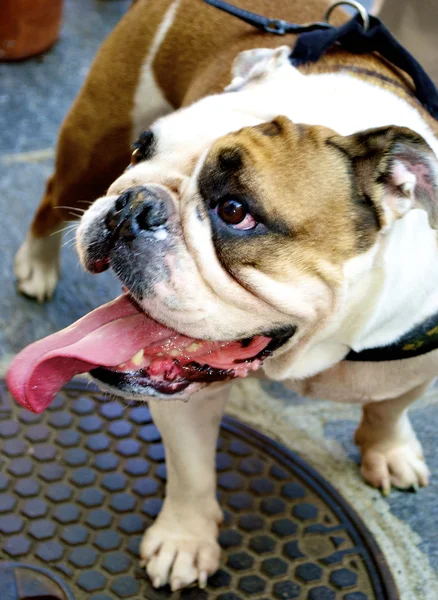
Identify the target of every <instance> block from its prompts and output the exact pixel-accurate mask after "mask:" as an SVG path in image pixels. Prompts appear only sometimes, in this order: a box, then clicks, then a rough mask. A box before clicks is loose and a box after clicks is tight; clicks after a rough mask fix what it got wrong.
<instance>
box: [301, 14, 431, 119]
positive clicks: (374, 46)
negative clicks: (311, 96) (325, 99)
mask: <svg viewBox="0 0 438 600" xmlns="http://www.w3.org/2000/svg"><path fill="white" fill-rule="evenodd" d="M335 44H337V45H339V46H340V47H341V48H342V49H343V50H347V51H348V52H351V53H352V54H370V53H372V52H378V53H379V54H380V55H381V56H383V58H385V59H386V60H388V61H389V62H391V63H392V64H393V65H395V66H396V67H398V68H399V69H401V70H402V71H404V72H405V73H407V74H408V75H409V77H411V79H412V81H413V82H414V85H415V94H416V96H417V98H418V100H419V101H420V102H421V104H422V105H423V106H424V107H425V108H426V109H427V110H428V111H429V113H430V114H431V115H432V117H433V118H434V119H438V92H437V89H436V87H435V84H434V83H433V81H432V80H431V79H430V77H429V76H428V75H427V73H426V72H425V70H424V69H423V67H422V66H421V65H420V63H419V62H418V61H417V60H416V59H415V58H414V57H413V56H412V55H411V54H410V53H409V52H408V51H407V50H406V49H405V48H404V47H403V46H402V45H401V44H400V43H399V42H398V41H397V40H396V39H395V37H394V36H393V35H392V34H391V33H390V31H389V30H388V29H387V28H386V27H385V25H384V24H383V23H382V22H381V21H380V19H378V18H377V17H373V16H370V17H369V27H368V29H365V28H364V27H363V23H362V19H361V17H360V16H359V15H356V16H355V17H353V18H352V19H351V20H350V21H348V22H347V23H345V25H342V26H341V27H339V28H335V27H332V28H331V29H330V30H324V31H321V30H319V31H308V32H304V33H302V34H301V35H300V36H299V38H298V40H297V43H296V45H295V48H294V49H293V51H292V54H291V56H290V58H291V62H292V64H293V65H294V66H299V65H303V64H305V63H309V62H316V61H317V60H318V59H320V58H321V56H322V55H323V54H325V53H326V52H327V50H329V48H332V47H333V46H334V45H335Z"/></svg>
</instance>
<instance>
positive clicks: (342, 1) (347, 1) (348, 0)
mask: <svg viewBox="0 0 438 600" xmlns="http://www.w3.org/2000/svg"><path fill="white" fill-rule="evenodd" d="M345 5H346V6H352V7H353V8H355V9H356V10H357V12H358V13H359V15H360V17H361V19H362V23H363V28H364V31H368V29H369V27H370V16H369V14H368V12H367V10H366V9H365V8H364V7H363V6H362V4H360V3H359V2H356V0H339V1H338V2H334V3H333V4H332V5H331V6H329V7H328V9H327V11H326V13H325V15H324V21H325V22H326V23H329V20H330V15H331V14H332V12H333V11H334V9H335V8H336V7H337V6H345Z"/></svg>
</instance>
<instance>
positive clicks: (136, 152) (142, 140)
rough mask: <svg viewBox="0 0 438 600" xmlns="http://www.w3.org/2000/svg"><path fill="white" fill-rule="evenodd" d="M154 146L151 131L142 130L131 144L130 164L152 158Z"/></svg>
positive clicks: (154, 141) (154, 142)
mask: <svg viewBox="0 0 438 600" xmlns="http://www.w3.org/2000/svg"><path fill="white" fill-rule="evenodd" d="M155 146H156V140H155V137H154V132H153V131H150V130H148V131H144V132H143V133H142V134H141V135H140V137H139V138H138V140H137V141H136V142H135V143H134V145H133V152H132V154H131V165H137V164H138V163H139V162H142V161H143V160H148V159H149V158H152V155H153V154H154V151H155Z"/></svg>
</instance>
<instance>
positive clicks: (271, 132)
mask: <svg viewBox="0 0 438 600" xmlns="http://www.w3.org/2000/svg"><path fill="white" fill-rule="evenodd" d="M258 130H259V131H260V133H261V134H263V135H266V136H267V137H276V136H277V135H281V133H282V127H281V125H280V124H279V123H278V121H270V122H269V123H263V124H262V125H259V126H258Z"/></svg>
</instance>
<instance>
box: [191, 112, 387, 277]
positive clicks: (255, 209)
mask: <svg viewBox="0 0 438 600" xmlns="http://www.w3.org/2000/svg"><path fill="white" fill-rule="evenodd" d="M273 128H275V130H276V131H277V132H278V133H277V135H276V136H275V137H272V136H266V135H265V125H260V126H256V127H248V128H244V129H242V130H240V131H239V132H237V133H231V134H229V135H227V136H225V137H223V138H221V139H220V140H219V141H217V142H216V144H215V145H214V146H213V148H212V150H211V151H210V154H209V156H208V157H207V160H206V164H205V166H204V169H203V170H202V172H201V174H200V179H199V187H200V191H201V194H202V196H203V198H204V200H205V202H206V203H207V204H210V203H212V204H213V205H214V204H215V202H217V201H218V200H219V199H220V197H224V196H225V197H228V196H231V197H237V198H239V199H243V200H244V201H245V202H246V203H247V205H248V207H249V210H250V212H251V213H252V214H253V216H254V218H255V219H256V221H259V222H260V223H261V225H260V226H258V227H257V228H256V229H254V231H253V232H250V231H249V232H247V233H244V232H240V231H238V232H236V231H235V230H233V229H232V228H230V227H227V226H226V225H222V224H221V223H219V222H218V221H217V219H212V223H213V230H214V240H215V244H216V250H217V252H218V256H219V258H220V260H221V261H222V263H223V264H224V266H225V268H227V270H229V271H230V272H232V273H234V274H235V273H236V272H238V271H239V268H241V267H242V266H252V267H254V268H256V269H258V270H260V271H262V272H264V273H265V274H267V275H269V276H271V277H273V278H274V279H276V280H279V281H287V279H288V269H287V265H288V264H289V265H291V266H293V267H294V268H299V269H300V270H301V271H303V272H305V273H306V274H311V275H316V276H317V277H319V278H321V279H323V280H324V281H325V282H326V283H327V284H328V285H330V286H331V285H334V284H336V283H337V282H338V281H339V278H340V271H339V269H340V267H341V265H342V264H343V263H344V262H345V261H346V260H348V259H349V258H352V257H353V256H355V255H357V254H359V253H360V252H363V251H365V250H367V249H368V248H369V247H370V246H371V245H372V244H373V243H374V241H375V239H376V235H377V232H378V224H377V222H376V219H375V216H374V211H373V208H372V207H370V206H369V205H367V204H366V203H362V202H361V200H360V198H358V197H357V188H356V185H355V180H354V177H352V173H351V164H350V161H349V160H347V159H346V157H345V155H343V154H342V153H341V152H339V151H338V150H337V149H336V148H335V147H333V146H332V145H331V144H328V143H327V141H328V140H329V139H331V138H332V137H333V135H334V132H333V131H331V130H329V129H327V128H324V127H317V126H306V125H300V126H296V125H294V124H293V123H292V122H291V121H289V120H288V119H286V118H285V117H278V118H277V119H276V120H275V121H274V122H273ZM236 153H238V155H239V157H240V162H241V164H240V165H239V166H237V167H236V165H235V164H234V165H233V168H232V169H230V168H227V167H229V166H230V165H229V164H228V165H227V164H225V165H224V163H223V161H221V158H220V157H222V156H223V155H224V154H229V155H234V154H236ZM359 232H360V233H359ZM236 233H237V235H236Z"/></svg>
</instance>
